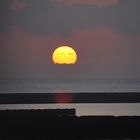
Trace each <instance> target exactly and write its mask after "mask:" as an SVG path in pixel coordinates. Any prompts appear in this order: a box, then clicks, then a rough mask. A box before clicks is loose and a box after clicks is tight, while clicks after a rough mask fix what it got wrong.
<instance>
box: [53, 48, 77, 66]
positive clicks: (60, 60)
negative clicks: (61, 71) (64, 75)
mask: <svg viewBox="0 0 140 140" xmlns="http://www.w3.org/2000/svg"><path fill="white" fill-rule="evenodd" d="M52 60H53V62H54V63H55V64H75V63H76V61H77V54H76V51H75V50H74V49H73V48H71V47H69V46H61V47H58V48H56V49H55V50H54V52H53V55H52Z"/></svg>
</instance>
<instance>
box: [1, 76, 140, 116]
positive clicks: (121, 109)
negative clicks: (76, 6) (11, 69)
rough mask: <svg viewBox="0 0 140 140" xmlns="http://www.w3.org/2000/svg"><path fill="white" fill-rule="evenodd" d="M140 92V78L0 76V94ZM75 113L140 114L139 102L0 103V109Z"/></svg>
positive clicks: (82, 114) (78, 114) (81, 114)
mask: <svg viewBox="0 0 140 140" xmlns="http://www.w3.org/2000/svg"><path fill="white" fill-rule="evenodd" d="M60 92H61V93H63V92H64V93H78V92H80V93H81V92H88V93H91V94H92V93H99V94H100V93H101V92H104V93H108V92H111V93H112V92H113V93H114V94H117V93H120V92H137V93H140V79H76V78H75V79H64V78H63V79H14V80H8V79H7V80H0V94H11V93H17V94H20V93H26V94H32V93H60ZM69 108H75V109H76V115H77V116H87V115H88V116H89V115H113V116H114V115H115V116H120V115H121V116H127V115H130V116H136V115H140V103H106V104H105V103H92V104H86V103H84V104H74V103H71V104H24V105H23V104H11V105H9V104H0V109H2V110H3V109H4V110H5V109H69Z"/></svg>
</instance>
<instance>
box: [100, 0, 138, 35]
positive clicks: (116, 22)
mask: <svg viewBox="0 0 140 140" xmlns="http://www.w3.org/2000/svg"><path fill="white" fill-rule="evenodd" d="M139 6H140V0H120V1H119V2H118V3H117V5H114V6H112V7H105V8H102V13H103V14H102V15H101V18H102V24H103V25H107V26H111V27H113V28H115V29H116V30H118V31H120V32H124V33H132V34H137V33H140V16H139V13H140V8H139Z"/></svg>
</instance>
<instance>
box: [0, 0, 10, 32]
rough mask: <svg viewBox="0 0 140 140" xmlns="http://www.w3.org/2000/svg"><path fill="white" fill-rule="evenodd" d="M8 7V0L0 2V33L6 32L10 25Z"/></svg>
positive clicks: (0, 0)
mask: <svg viewBox="0 0 140 140" xmlns="http://www.w3.org/2000/svg"><path fill="white" fill-rule="evenodd" d="M10 5H11V1H10V0H0V32H4V31H6V30H8V29H9V26H10V25H11V17H12V14H11V11H10Z"/></svg>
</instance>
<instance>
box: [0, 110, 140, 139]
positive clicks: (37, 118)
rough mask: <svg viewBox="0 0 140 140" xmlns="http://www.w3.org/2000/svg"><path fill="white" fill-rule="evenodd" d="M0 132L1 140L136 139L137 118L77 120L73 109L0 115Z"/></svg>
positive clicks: (139, 137) (89, 118)
mask: <svg viewBox="0 0 140 140" xmlns="http://www.w3.org/2000/svg"><path fill="white" fill-rule="evenodd" d="M63 113H64V114H63ZM0 128H1V131H0V139H1V140H4V139H6V140H14V139H16V140H20V139H21V140H31V139H34V140H46V139H47V140H48V139H49V140H50V139H52V140H56V139H57V140H58V139H61V140H62V139H65V140H77V139H78V140H85V139H123V140H124V139H140V133H139V130H140V117H138V116H133V117H132V116H131V117H130V116H123V117H121V116H119V117H114V116H83V117H77V116H75V110H74V109H70V110H67V109H66V110H65V109H64V110H63V109H62V110H13V111H11V110H4V111H0Z"/></svg>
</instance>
